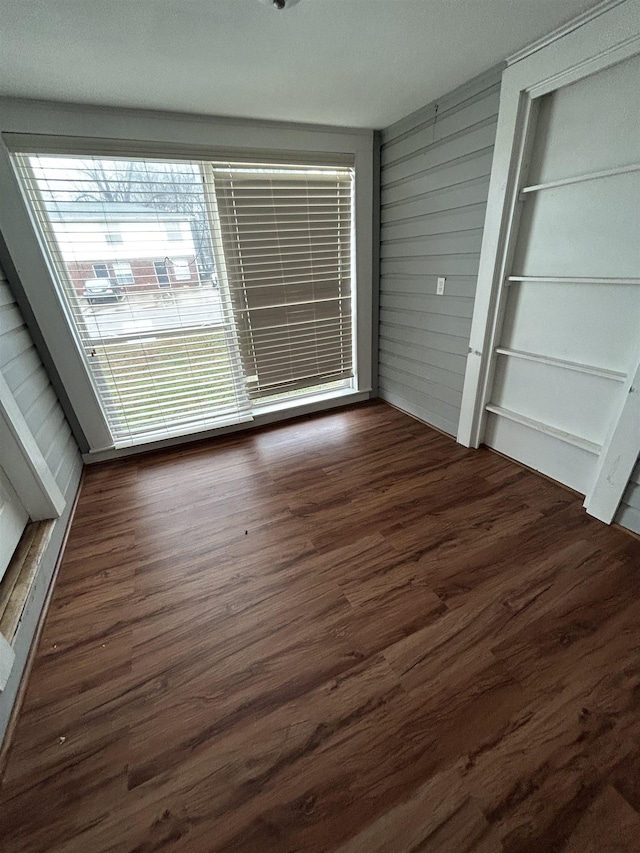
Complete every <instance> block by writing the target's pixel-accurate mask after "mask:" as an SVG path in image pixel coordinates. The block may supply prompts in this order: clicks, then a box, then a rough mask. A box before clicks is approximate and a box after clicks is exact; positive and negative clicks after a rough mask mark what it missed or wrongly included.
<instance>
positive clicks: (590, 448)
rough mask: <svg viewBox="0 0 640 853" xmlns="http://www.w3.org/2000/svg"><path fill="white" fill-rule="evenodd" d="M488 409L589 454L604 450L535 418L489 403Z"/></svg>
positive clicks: (593, 443)
mask: <svg viewBox="0 0 640 853" xmlns="http://www.w3.org/2000/svg"><path fill="white" fill-rule="evenodd" d="M486 409H487V411H488V412H491V413H492V414H494V415H498V416H499V417H501V418H506V419H507V420H508V421H513V422H514V423H516V424H521V425H522V426H526V427H529V429H534V430H535V431H536V432H543V433H545V434H546V435H550V436H552V437H553V438H557V439H559V440H560V441H564V442H565V443H566V444H572V445H573V446H574V447H579V448H580V450H586V451H587V453H594V454H596V455H598V454H599V453H600V451H601V449H602V448H601V446H600V445H599V444H596V443H595V442H594V441H588V440H587V439H586V438H582V437H581V436H579V435H574V433H572V432H566V431H565V430H562V429H558V428H557V427H553V426H550V425H549V424H545V423H543V422H542V421H537V420H535V418H529V417H527V416H526V415H521V414H520V413H519V412H513V411H511V409H504V408H503V407H502V406H496V405H494V404H493V403H488V404H487V406H486Z"/></svg>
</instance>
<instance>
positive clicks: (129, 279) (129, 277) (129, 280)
mask: <svg viewBox="0 0 640 853" xmlns="http://www.w3.org/2000/svg"><path fill="white" fill-rule="evenodd" d="M122 267H127V271H126V272H124V273H123V271H122V269H121V268H122ZM111 268H112V269H113V277H114V278H115V280H116V282H117V283H118V284H120V285H122V286H123V287H126V286H127V285H128V284H135V283H136V277H135V275H134V273H133V267H132V266H131V264H130V263H129V261H113V263H112V264H111ZM118 268H120V271H118ZM122 279H126V280H124V281H123V280H122Z"/></svg>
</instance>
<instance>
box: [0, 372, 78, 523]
mask: <svg viewBox="0 0 640 853" xmlns="http://www.w3.org/2000/svg"><path fill="white" fill-rule="evenodd" d="M0 447H1V448H2V467H3V469H4V471H5V473H6V475H7V477H8V478H9V480H10V481H11V485H12V486H13V488H14V489H15V490H16V494H17V495H18V497H19V498H20V501H21V503H22V505H23V506H24V508H25V509H26V510H27V512H28V513H29V517H30V518H31V520H32V521H42V520H43V519H45V518H55V517H57V516H59V515H60V514H61V513H62V511H63V509H64V507H65V499H64V495H63V494H62V492H61V491H60V489H59V488H58V485H57V483H56V481H55V479H54V477H53V474H52V473H51V471H50V470H49V466H48V465H47V463H46V461H45V458H44V456H43V455H42V453H41V451H40V448H39V447H38V445H37V444H36V440H35V439H34V437H33V435H32V434H31V430H30V429H29V426H28V424H27V422H26V420H25V418H24V415H23V414H22V412H21V411H20V409H19V407H18V404H17V403H16V401H15V398H14V396H13V394H12V393H11V389H10V388H9V385H8V384H7V381H6V379H5V378H4V376H2V374H1V373H0Z"/></svg>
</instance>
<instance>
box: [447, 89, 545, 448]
mask: <svg viewBox="0 0 640 853" xmlns="http://www.w3.org/2000/svg"><path fill="white" fill-rule="evenodd" d="M536 119H537V102H534V101H532V100H531V99H530V98H527V97H526V96H525V95H523V94H522V93H521V92H520V90H518V89H511V90H509V89H508V88H505V83H504V78H503V82H502V91H501V93H500V111H499V114H498V129H497V134H496V144H495V148H494V152H493V162H492V166H491V179H490V181H489V196H488V200H487V214H486V218H485V225H484V232H483V235H482V247H481V250H480V264H479V271H478V288H477V291H476V297H475V302H474V310H473V318H472V321H471V335H470V339H469V354H468V356H467V365H466V370H465V377H464V386H463V391H462V402H461V406H460V420H459V424H458V435H457V440H458V442H459V443H460V444H463V445H465V447H478V446H479V445H480V443H481V441H482V438H483V434H484V423H485V414H486V411H485V406H486V404H487V403H488V401H489V392H490V388H491V384H492V380H493V372H494V369H495V348H496V346H497V344H498V338H499V335H500V329H501V327H502V318H503V314H504V308H505V303H506V298H505V296H506V287H505V283H506V278H507V270H508V269H509V268H510V264H511V260H512V256H513V252H514V250H515V239H514V235H515V234H517V230H518V224H519V221H520V214H521V211H522V207H523V203H522V201H520V190H521V188H522V187H523V186H524V183H525V179H526V175H527V169H528V164H529V157H530V153H531V144H532V140H533V135H534V134H533V131H534V129H535V122H536Z"/></svg>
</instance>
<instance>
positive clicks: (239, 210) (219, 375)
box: [15, 155, 354, 445]
mask: <svg viewBox="0 0 640 853" xmlns="http://www.w3.org/2000/svg"><path fill="white" fill-rule="evenodd" d="M15 160H16V163H17V165H18V171H19V173H20V174H21V176H22V180H23V186H24V189H25V194H26V196H27V199H28V202H29V203H30V204H31V206H32V208H33V210H34V212H35V214H36V217H37V219H38V221H39V223H40V227H41V230H42V234H43V237H44V241H45V243H46V245H47V247H48V251H49V253H50V255H51V258H52V260H53V264H54V267H55V268H56V270H57V278H56V282H55V286H56V288H57V290H58V293H59V296H60V298H61V300H62V301H63V303H64V305H65V306H66V310H67V315H68V318H69V322H70V325H71V328H72V330H73V332H74V334H75V337H76V340H77V341H78V344H79V347H80V349H81V351H82V352H83V354H84V357H85V361H86V365H87V369H88V371H89V373H90V375H91V376H92V378H93V384H94V388H95V389H96V393H97V396H98V398H99V400H100V403H101V406H102V409H103V412H104V415H105V419H106V421H107V423H108V425H109V428H110V430H111V432H112V435H113V438H114V442H115V443H116V445H124V444H127V443H129V444H133V443H136V442H138V441H141V440H150V439H153V438H155V437H163V436H170V435H178V434H183V433H187V432H192V431H195V430H200V429H207V428H210V427H212V426H216V425H220V424H222V423H229V422H231V423H235V422H238V421H240V420H244V419H249V418H250V416H251V410H252V407H255V406H262V405H266V404H269V405H280V404H282V403H284V402H286V401H287V400H288V399H292V398H293V399H300V398H302V397H304V396H305V395H306V396H309V395H314V394H318V393H329V392H331V391H335V390H339V389H340V388H345V387H349V386H351V385H352V384H353V377H354V362H353V349H354V338H353V308H352V301H353V300H352V280H351V266H352V258H351V244H352V241H351V234H352V227H353V216H352V208H353V170H352V169H350V168H337V167H335V166H323V165H317V166H300V165H282V164H279V165H277V166H274V165H269V164H265V163H251V162H230V163H212V162H200V161H194V162H185V161H177V162H169V161H160V160H153V159H147V160H144V159H126V158H113V159H106V158H97V157H81V156H60V155H16V156H15Z"/></svg>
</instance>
